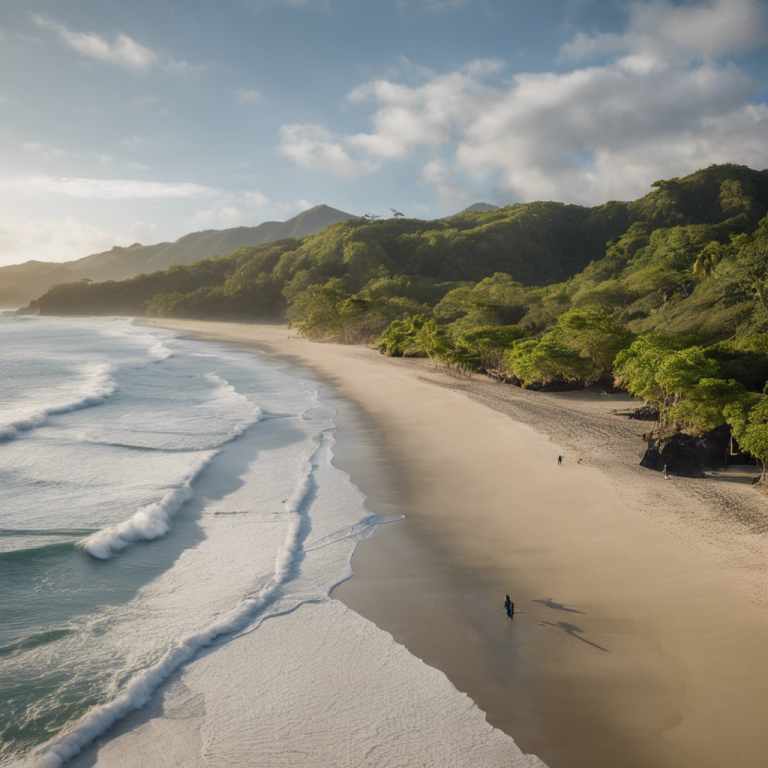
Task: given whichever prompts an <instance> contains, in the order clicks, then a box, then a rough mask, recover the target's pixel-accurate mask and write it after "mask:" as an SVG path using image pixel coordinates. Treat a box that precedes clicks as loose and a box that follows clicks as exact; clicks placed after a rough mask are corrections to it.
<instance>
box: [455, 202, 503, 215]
mask: <svg viewBox="0 0 768 768" xmlns="http://www.w3.org/2000/svg"><path fill="white" fill-rule="evenodd" d="M499 210H501V209H500V208H499V206H498V205H491V204H490V203H475V204H474V205H470V206H469V208H465V209H464V210H463V211H462V213H471V212H472V211H499Z"/></svg>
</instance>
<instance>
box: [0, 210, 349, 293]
mask: <svg viewBox="0 0 768 768" xmlns="http://www.w3.org/2000/svg"><path fill="white" fill-rule="evenodd" d="M353 218H355V217H354V216H353V215H352V214H349V213H345V212H344V211H339V210H337V209H336V208H331V207H330V206H328V205H316V206H314V207H313V208H309V209H308V210H306V211H302V212H301V213H300V214H298V215H297V216H294V217H293V218H291V219H288V220H287V221H284V222H280V221H265V222H262V223H261V224H258V225H257V226H255V227H232V228H230V229H206V230H201V231H199V232H190V233H188V234H186V235H182V236H181V237H180V238H178V239H177V240H174V241H173V242H162V243H156V244H154V245H141V244H140V243H133V244H132V245H128V246H117V245H116V246H113V247H112V248H110V249H109V250H108V251H102V252H100V253H94V254H90V255H88V256H84V257H82V258H80V259H75V260H73V261H65V262H46V261H38V260H30V261H26V262H23V263H21V264H11V265H8V266H5V267H0V307H15V306H21V305H23V304H27V303H29V302H30V301H31V300H32V299H34V298H36V297H37V296H40V295H42V294H44V293H45V292H46V291H47V290H48V289H49V288H50V287H51V286H53V285H56V284H57V283H68V282H78V281H80V280H85V279H87V280H92V281H94V282H104V281H106V280H128V279H130V278H132V277H136V276H137V275H139V274H142V273H144V272H156V271H158V270H163V269H168V268H169V267H172V266H181V265H186V264H191V263H192V262H194V261H198V260H199V259H207V258H211V257H213V256H217V255H220V254H227V253H231V252H232V251H235V250H237V249H238V248H243V247H248V246H252V245H260V244H261V243H265V242H271V241H273V240H281V239H283V238H286V237H303V236H304V235H308V234H314V233H316V232H320V231H322V230H323V229H325V227H327V226H328V225H329V224H333V223H336V222H341V221H347V220H348V219H353ZM297 233H300V234H297Z"/></svg>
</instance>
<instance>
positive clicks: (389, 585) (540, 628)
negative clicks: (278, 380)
mask: <svg viewBox="0 0 768 768" xmlns="http://www.w3.org/2000/svg"><path fill="white" fill-rule="evenodd" d="M143 322H148V324H152V325H159V326H163V327H166V328H173V329H175V330H180V331H183V332H188V333H192V334H194V335H196V336H200V337H202V338H206V339H210V340H218V341H222V342H225V343H230V344H236V345H237V346H238V347H240V346H241V345H242V344H249V345H252V346H255V347H258V348H259V349H261V350H266V351H267V353H268V354H269V356H270V357H276V358H282V359H285V360H288V361H290V362H293V363H298V364H299V365H300V366H304V367H307V368H309V369H311V370H312V372H313V374H314V375H316V376H318V377H319V378H320V379H321V380H325V381H327V382H329V384H330V385H331V386H332V388H333V390H334V391H335V392H338V393H339V394H340V395H341V396H342V397H344V398H348V399H349V400H351V401H352V402H354V403H357V406H356V407H358V408H361V409H362V413H364V414H365V415H366V418H367V419H369V420H370V424H369V426H368V427H367V428H369V429H373V430H375V431H376V433H377V434H376V441H375V442H379V441H381V444H382V445H383V446H384V453H385V454H386V455H387V456H388V457H389V459H394V464H393V466H392V467H389V468H388V470H387V471H389V470H393V472H394V475H395V476H399V477H400V478H401V481H402V488H400V489H397V491H398V493H400V492H401V493H402V495H403V498H402V499H395V500H394V501H392V504H393V506H394V507H397V506H398V505H400V504H403V503H405V504H406V505H407V506H408V507H409V511H408V512H407V514H408V518H407V520H406V522H405V524H401V523H396V524H393V525H386V526H382V527H381V528H380V530H379V531H378V532H377V533H376V535H375V536H373V537H372V538H371V539H368V540H366V541H364V542H362V543H361V544H360V546H359V547H358V550H357V552H356V554H355V556H354V558H353V561H352V566H353V569H354V573H355V576H354V578H353V579H351V580H349V581H347V582H345V583H344V584H342V585H341V586H340V587H338V588H337V589H336V590H334V597H337V598H339V599H340V600H342V601H343V602H345V603H346V604H348V605H349V606H350V607H351V608H352V609H353V610H355V611H357V612H358V613H361V614H362V615H363V616H365V617H366V618H369V619H370V620H372V621H373V622H374V623H376V624H377V625H378V626H380V627H381V628H383V629H385V630H387V631H389V632H390V633H391V634H393V636H394V637H395V640H397V641H398V642H400V643H402V644H404V645H405V646H406V647H407V648H408V649H409V650H410V651H411V652H412V653H414V654H415V655H416V656H418V657H419V658H422V659H423V660H424V661H426V662H427V663H428V664H430V665H431V666H435V667H437V668H439V669H441V670H442V671H443V672H445V673H446V674H447V676H448V677H449V679H450V680H451V681H452V682H453V683H454V685H455V686H456V687H457V688H459V690H462V691H466V692H467V693H468V694H469V695H470V697H471V698H472V699H473V700H474V701H475V702H476V703H477V705H478V706H479V707H480V708H481V709H483V710H484V711H486V713H487V716H488V721H489V723H491V724H492V725H494V726H496V727H499V728H501V729H502V730H504V731H506V732H507V733H509V734H510V735H512V736H513V738H515V740H516V741H517V743H518V744H519V746H520V747H521V748H522V749H524V750H525V751H527V752H530V753H533V754H536V755H538V756H539V757H540V758H541V759H542V760H543V761H544V762H546V763H547V764H548V765H550V768H559V766H563V768H565V766H582V765H583V766H587V765H589V766H609V765H617V764H620V765H623V766H627V767H628V768H630V767H631V766H635V765H636V766H638V768H640V766H647V765H654V766H670V767H678V766H679V767H680V768H683V767H684V766H692V765H697V766H708V765H712V766H714V765H718V764H723V761H730V762H738V764H740V765H744V766H750V765H754V766H758V765H760V764H761V762H760V761H761V760H762V759H763V756H764V750H765V748H766V746H768V737H766V736H764V735H763V734H762V733H761V730H762V727H761V724H762V722H764V720H765V717H766V715H767V714H768V711H767V710H768V705H766V704H764V703H763V702H762V699H763V698H764V696H763V695H762V692H763V691H764V690H765V686H766V684H768V660H767V659H766V655H767V654H766V653H765V651H764V650H763V647H764V643H765V637H768V622H766V618H765V614H764V611H763V612H761V611H760V610H759V608H758V606H760V607H762V606H761V600H762V599H763V598H764V596H765V591H764V590H765V573H762V574H761V572H760V569H759V568H756V567H755V565H754V563H755V562H757V564H758V565H759V561H760V557H761V554H762V555H763V556H764V551H765V550H764V549H761V547H764V545H765V542H764V538H765V537H764V536H762V532H761V528H760V524H761V522H762V523H764V520H762V521H761V520H760V519H756V518H755V516H757V518H759V511H760V505H759V504H758V503H757V502H758V501H759V500H760V499H759V498H758V497H757V496H754V494H755V492H754V491H750V493H751V494H753V496H754V500H755V504H754V505H753V507H754V508H750V503H751V502H750V500H752V498H753V496H749V497H748V496H747V495H746V494H743V495H744V499H745V501H744V502H743V504H742V507H743V508H742V509H741V510H740V512H739V515H740V517H741V518H742V520H743V519H747V521H748V524H749V525H751V526H752V528H751V529H749V528H747V530H751V532H750V533H745V532H744V531H743V530H738V531H736V533H733V532H732V533H733V536H732V538H733V537H735V539H736V541H735V543H733V542H732V544H733V546H731V544H723V543H722V542H720V541H714V542H708V541H707V538H708V537H710V538H712V537H714V538H716V539H720V538H722V536H721V532H722V530H723V529H724V528H725V529H727V528H728V526H729V525H730V526H731V528H732V527H733V521H728V520H722V519H718V520H716V521H715V522H716V523H717V524H716V525H714V524H713V526H710V527H709V529H708V531H707V532H705V534H706V535H704V536H702V537H701V538H700V539H697V538H696V537H695V536H692V535H691V529H692V528H695V527H696V524H697V523H698V522H700V520H692V518H693V517H695V510H694V509H690V508H685V505H684V504H682V503H681V502H680V499H681V498H683V497H684V496H686V495H689V494H690V493H691V489H692V488H693V489H700V488H701V487H702V486H701V481H694V482H693V483H692V484H690V485H688V487H687V488H685V489H684V490H683V491H680V488H675V489H671V488H670V486H664V485H660V483H659V481H660V480H661V478H659V477H655V476H653V477H651V476H650V474H643V473H644V472H646V471H645V470H640V471H639V472H638V471H637V469H636V468H635V467H630V466H629V465H627V466H626V467H624V469H625V478H624V479H625V480H627V482H626V487H624V488H620V489H618V490H617V487H616V486H617V483H615V482H613V483H612V482H611V471H612V470H611V467H612V466H613V465H615V464H616V454H617V451H616V449H615V446H613V450H612V447H611V442H610V440H609V439H607V438H606V439H604V440H603V442H602V443H600V440H599V439H597V441H596V442H595V440H594V439H593V442H594V446H593V447H594V450H593V451H591V452H590V453H589V455H588V456H587V457H586V460H585V461H584V462H583V464H582V465H577V464H575V463H568V462H567V463H566V466H564V467H562V468H558V467H557V466H556V464H555V460H556V456H557V455H558V453H565V454H566V456H567V457H568V456H569V455H574V456H575V454H576V453H577V452H580V451H581V448H580V444H579V439H580V437H583V435H582V434H580V430H579V426H580V425H579V422H578V419H582V421H583V422H584V423H588V422H589V419H590V418H592V420H593V421H594V422H595V423H596V424H597V425H598V427H599V426H600V423H601V422H600V419H599V418H598V416H599V406H597V405H595V403H594V402H593V401H594V400H598V401H599V400H600V398H595V397H591V398H590V395H589V393H577V395H576V396H575V397H558V396H554V397H551V396H550V397H547V396H544V398H541V394H540V393H527V392H520V391H517V392H512V393H510V392H509V389H512V388H508V389H507V391H506V392H505V389H506V388H505V389H500V388H502V387H503V385H499V384H491V383H488V382H483V381H477V380H475V381H467V380H464V379H454V378H452V377H450V376H446V375H444V374H439V373H435V372H433V371H430V370H429V368H428V366H425V365H423V364H421V363H420V362H419V361H393V360H388V359H386V358H382V357H380V356H379V355H378V353H376V352H371V351H370V350H366V349H363V348H359V347H357V348H356V347H342V346H340V345H333V344H319V343H316V342H308V341H306V340H303V339H297V338H296V337H295V335H293V334H292V333H291V332H290V331H287V330H286V329H285V327H284V326H255V325H242V324H233V323H211V322H208V323H204V322H195V321H170V320H163V321H143ZM506 395H509V397H507V396H506ZM513 395H514V396H513ZM531 396H533V398H538V400H535V399H531ZM603 402H604V401H603ZM600 405H602V404H600ZM515 409H517V414H516V413H515ZM520 409H523V410H525V411H526V416H529V417H530V416H531V413H534V418H533V420H534V421H535V412H536V410H537V409H538V410H540V411H541V410H543V411H552V412H553V413H550V414H549V418H550V421H552V420H554V421H555V422H556V424H549V427H551V429H548V423H547V421H546V418H543V417H542V418H540V419H539V422H538V424H537V426H538V429H537V430H533V429H532V428H531V427H530V426H526V425H525V424H523V423H521V421H513V420H512V419H511V418H509V416H512V417H513V418H514V417H515V415H517V416H519V415H520ZM558 409H559V410H558ZM603 410H605V409H604V408H603ZM341 418H342V421H343V419H344V417H343V416H342V417H341ZM613 419H614V423H611V424H609V425H608V426H606V427H605V429H607V430H608V431H609V432H610V431H611V430H614V431H616V432H621V431H622V429H623V430H624V431H626V428H627V424H626V423H625V422H623V421H621V420H619V419H618V418H616V417H613ZM529 421H530V418H529ZM340 426H341V427H343V426H344V425H343V424H341V425H340ZM631 426H632V428H636V427H637V425H631ZM346 428H347V429H349V425H347V427H346ZM548 431H549V432H550V434H552V433H554V432H559V434H558V443H557V445H555V444H553V443H552V442H551V441H550V440H549V439H548V438H547V436H546V435H547V432H548ZM581 431H582V432H583V430H581ZM599 433H600V429H597V434H598V438H599V437H600V434H599ZM343 434H344V432H343V430H342V437H341V438H340V440H339V446H338V447H339V451H338V454H339V455H338V462H335V463H337V466H340V468H342V469H344V470H345V471H347V472H348V473H349V474H350V475H351V476H352V479H353V481H354V482H355V483H356V484H358V486H359V487H361V490H363V491H364V492H366V493H368V495H369V499H370V503H371V506H372V511H377V512H378V511H379V510H378V509H376V506H377V504H383V505H384V506H386V504H387V499H386V498H385V495H384V494H382V497H381V498H380V499H379V500H377V499H376V498H375V496H374V495H372V494H371V490H372V488H374V487H375V486H376V483H377V481H376V478H368V479H366V478H365V474H364V472H363V471H362V468H361V467H359V466H358V467H357V468H356V467H355V466H354V455H353V454H354V451H353V450H348V449H346V448H344V447H343V446H344V445H345V444H344V440H345V438H344V437H343ZM593 438H594V436H593ZM582 442H583V440H582ZM353 443H354V440H351V441H350V442H349V443H348V444H349V446H350V449H353ZM628 444H629V443H628ZM582 447H583V446H582ZM638 447H640V446H638ZM345 451H347V453H348V455H347V456H346V457H345V456H344V453H345ZM619 453H620V452H619ZM611 454H612V455H611ZM467 457H470V461H467ZM619 458H620V459H621V460H625V459H626V457H625V456H620V457H619ZM382 460H384V459H382ZM611 462H613V464H612V463H611ZM619 463H620V462H619ZM625 463H626V462H625ZM345 464H346V466H345ZM395 465H396V466H395ZM614 469H615V467H614ZM626 470H629V471H626ZM661 483H663V480H661ZM366 485H367V486H368V487H367V488H366ZM671 485H675V484H671ZM715 485H718V486H719V484H715ZM705 486H707V488H706V489H705V490H706V491H707V493H710V494H711V492H712V488H713V487H714V486H712V485H711V483H710V484H707V483H705ZM720 487H721V488H722V487H723V486H720ZM726 490H729V491H733V488H727V489H726ZM701 492H703V491H701ZM701 492H700V491H699V490H696V491H695V493H694V495H693V499H694V501H693V503H694V505H695V504H698V503H699V498H698V497H697V496H696V494H699V496H700V495H701ZM720 494H721V496H722V495H724V497H727V496H728V494H727V493H725V491H721V492H720ZM665 496H668V497H672V499H671V500H670V499H669V498H667V499H666V501H665ZM649 499H650V501H649ZM654 499H655V500H656V501H655V502H654V501H653V500H654ZM659 500H660V501H659ZM726 501H727V498H726ZM653 503H656V504H657V505H658V506H659V507H663V506H664V505H665V504H666V506H667V507H668V509H666V510H660V511H657V512H656V513H655V514H654V510H653V509H652V504H653ZM644 506H645V513H643V509H644ZM690 506H691V505H690V503H689V507H690ZM669 507H674V508H669ZM699 517H703V518H704V519H705V520H710V519H711V518H718V515H717V510H716V509H715V507H714V506H713V507H712V508H711V509H708V510H704V512H703V514H702V515H700V516H699ZM720 517H722V516H720ZM738 517H739V516H737V518H738ZM742 525H743V522H742ZM713 531H714V532H715V533H716V534H717V536H716V537H715V536H714V534H713ZM745 544H748V545H749V546H747V547H746V548H745V547H744V545H745ZM739 545H741V546H742V548H743V549H745V551H746V553H745V554H744V555H743V556H742V557H741V558H740V559H739V560H738V564H737V566H736V567H733V566H732V567H731V568H730V571H728V570H726V569H725V568H724V567H723V560H724V559H727V556H728V553H729V552H731V551H734V550H735V549H736V548H738V546H739ZM718 547H719V550H718ZM395 558H399V559H398V560H396V561H395V562H394V563H393V562H392V560H393V559H395ZM511 584H513V585H514V586H511ZM505 591H508V592H510V594H512V597H513V600H514V601H515V602H516V603H517V610H518V611H524V614H523V615H520V616H516V619H515V622H514V625H513V624H512V622H509V621H508V619H506V617H505V616H504V614H503V612H502V613H499V612H497V608H498V606H499V605H500V601H501V600H502V599H503V594H504V592H505ZM745 596H746V597H748V598H750V600H749V601H748V600H747V599H745ZM715 604H717V606H718V608H717V612H715V611H714V610H713V607H714V605H715ZM505 622H506V623H505ZM726 714H727V715H728V716H729V717H728V720H735V721H737V722H736V723H735V724H734V725H730V726H729V724H728V722H727V719H726V717H725V715H726ZM729 728H730V730H729Z"/></svg>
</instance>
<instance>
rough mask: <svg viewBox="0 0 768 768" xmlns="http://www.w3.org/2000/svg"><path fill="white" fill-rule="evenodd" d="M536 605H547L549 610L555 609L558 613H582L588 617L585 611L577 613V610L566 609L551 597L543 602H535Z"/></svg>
mask: <svg viewBox="0 0 768 768" xmlns="http://www.w3.org/2000/svg"><path fill="white" fill-rule="evenodd" d="M533 602H534V603H540V604H541V605H546V606H547V608H553V609H554V610H556V611H566V612H567V613H580V614H582V615H583V616H586V614H585V613H584V611H577V610H576V609H575V608H566V607H565V606H564V605H563V604H562V603H556V602H555V601H554V600H553V599H552V598H551V597H545V598H544V599H543V600H534V601H533Z"/></svg>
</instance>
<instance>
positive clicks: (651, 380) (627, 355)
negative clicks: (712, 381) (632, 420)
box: [614, 333, 704, 410]
mask: <svg viewBox="0 0 768 768" xmlns="http://www.w3.org/2000/svg"><path fill="white" fill-rule="evenodd" d="M698 341H699V339H698V338H696V337H695V336H675V335H672V334H666V333H647V334H644V335H642V336H639V337H638V338H637V339H636V340H635V341H634V342H633V343H632V344H631V345H630V346H629V348H628V349H625V350H622V351H621V352H619V353H618V355H616V360H615V361H614V369H615V383H616V385H617V386H619V387H624V388H625V389H626V390H627V392H629V393H630V394H631V395H635V396H636V397H642V398H643V399H644V400H646V401H647V402H649V403H651V404H652V405H654V406H656V407H657V408H658V409H659V410H661V409H662V408H664V407H665V406H666V405H667V402H666V400H667V390H666V389H665V388H664V387H662V385H661V384H660V383H659V381H658V376H657V374H658V371H659V370H660V369H661V366H662V365H663V363H664V362H665V361H666V360H667V358H669V357H670V356H672V355H674V354H676V353H677V352H679V351H682V350H685V349H688V348H689V347H693V346H695V345H696V344H697V342H698ZM670 373H672V372H670ZM700 378H704V376H701V377H700Z"/></svg>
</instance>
